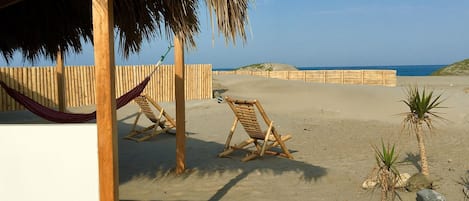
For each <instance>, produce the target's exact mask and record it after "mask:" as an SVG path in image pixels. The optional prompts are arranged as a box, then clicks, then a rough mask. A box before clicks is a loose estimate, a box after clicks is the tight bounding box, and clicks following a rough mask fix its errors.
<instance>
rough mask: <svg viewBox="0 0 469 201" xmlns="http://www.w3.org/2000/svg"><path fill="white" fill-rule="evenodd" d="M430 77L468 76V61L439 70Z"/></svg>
mask: <svg viewBox="0 0 469 201" xmlns="http://www.w3.org/2000/svg"><path fill="white" fill-rule="evenodd" d="M432 75H469V59H466V60H463V61H459V62H456V63H454V64H451V65H449V66H446V67H444V68H441V69H439V70H437V71H435V72H433V73H432Z"/></svg>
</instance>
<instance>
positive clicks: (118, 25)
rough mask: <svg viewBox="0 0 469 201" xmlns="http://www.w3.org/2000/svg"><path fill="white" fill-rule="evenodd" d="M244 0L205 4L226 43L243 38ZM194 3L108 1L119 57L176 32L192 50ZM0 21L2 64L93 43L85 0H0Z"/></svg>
mask: <svg viewBox="0 0 469 201" xmlns="http://www.w3.org/2000/svg"><path fill="white" fill-rule="evenodd" d="M248 1H249V0H237V1H228V0H206V4H207V6H208V8H209V10H210V14H211V16H212V13H214V15H213V16H215V20H216V21H217V25H218V29H219V31H220V32H221V33H222V34H223V35H224V36H225V37H226V40H227V41H229V40H232V41H233V42H235V40H236V37H237V35H239V36H241V38H243V39H245V38H246V35H245V30H244V27H245V24H246V23H247V19H248V18H247V7H248ZM2 3H3V4H2ZM198 5H199V1H198V0H114V25H115V26H114V27H115V31H116V35H117V36H118V38H119V44H120V46H119V47H120V50H121V52H122V53H123V55H124V57H127V56H128V55H129V54H130V53H133V52H138V51H140V48H141V44H142V42H143V41H144V40H148V39H150V38H153V37H161V36H163V35H165V36H166V37H167V38H171V37H172V36H174V34H178V35H179V37H181V38H182V39H183V40H184V42H185V44H186V45H187V46H192V47H195V41H194V37H195V35H196V34H197V33H198V32H199V21H198V16H197V14H198V12H197V10H198ZM26 13H27V14H26ZM0 19H8V20H4V21H3V23H2V26H3V30H4V31H2V32H0V52H1V53H2V55H3V57H4V58H5V60H6V61H7V62H8V61H9V60H10V59H11V58H12V56H13V53H14V52H15V51H20V52H21V53H22V55H23V58H25V59H27V60H29V61H32V62H34V61H35V60H36V59H38V57H39V56H45V57H47V58H50V59H52V60H54V59H55V57H56V53H57V51H58V50H59V48H60V49H61V50H63V51H65V52H75V53H77V52H80V51H81V50H82V43H83V42H87V41H91V42H92V39H93V30H92V14H91V0H22V1H10V0H7V1H0ZM163 32H164V34H163Z"/></svg>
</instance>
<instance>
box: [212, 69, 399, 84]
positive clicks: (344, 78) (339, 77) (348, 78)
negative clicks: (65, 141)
mask: <svg viewBox="0 0 469 201" xmlns="http://www.w3.org/2000/svg"><path fill="white" fill-rule="evenodd" d="M213 75H253V76H261V77H268V78H277V79H283V80H303V81H305V82H316V83H331V84H360V85H381V86H389V87H394V86H396V79H397V77H396V71H395V70H306V71H213Z"/></svg>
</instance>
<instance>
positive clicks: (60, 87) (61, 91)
mask: <svg viewBox="0 0 469 201" xmlns="http://www.w3.org/2000/svg"><path fill="white" fill-rule="evenodd" d="M64 70H65V69H64V60H63V55H62V49H60V48H59V51H57V65H56V68H55V72H56V75H57V76H56V77H57V99H58V104H59V111H61V112H65V76H64Z"/></svg>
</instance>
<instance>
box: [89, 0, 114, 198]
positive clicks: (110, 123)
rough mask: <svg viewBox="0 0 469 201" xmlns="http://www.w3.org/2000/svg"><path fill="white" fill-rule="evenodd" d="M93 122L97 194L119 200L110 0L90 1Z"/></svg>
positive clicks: (112, 19)
mask: <svg viewBox="0 0 469 201" xmlns="http://www.w3.org/2000/svg"><path fill="white" fill-rule="evenodd" d="M92 10H93V38H94V61H95V68H96V80H97V81H98V80H99V82H96V109H97V114H96V122H97V126H98V160H99V161H98V162H99V195H100V196H99V197H100V200H101V201H115V200H118V199H119V191H118V190H119V189H118V186H119V171H118V154H117V126H116V93H115V80H114V78H115V63H114V13H113V0H93V1H92Z"/></svg>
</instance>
